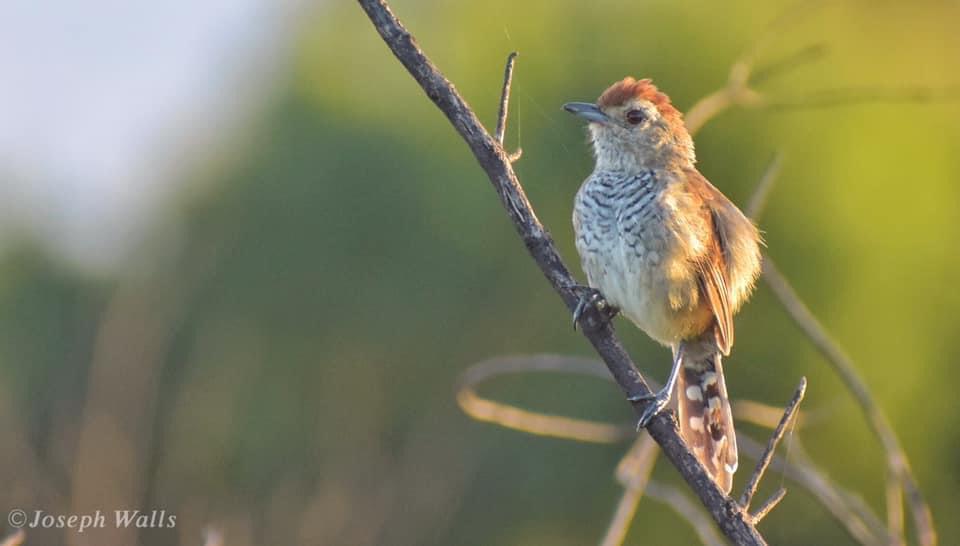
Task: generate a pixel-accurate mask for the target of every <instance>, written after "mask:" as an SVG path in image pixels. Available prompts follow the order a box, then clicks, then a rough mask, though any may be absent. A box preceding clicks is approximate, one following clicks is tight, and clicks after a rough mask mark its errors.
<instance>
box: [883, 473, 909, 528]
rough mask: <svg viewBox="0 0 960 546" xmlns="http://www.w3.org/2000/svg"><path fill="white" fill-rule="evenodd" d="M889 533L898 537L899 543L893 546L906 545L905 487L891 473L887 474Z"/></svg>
mask: <svg viewBox="0 0 960 546" xmlns="http://www.w3.org/2000/svg"><path fill="white" fill-rule="evenodd" d="M886 494H887V531H888V532H889V533H890V536H892V537H897V541H896V542H894V543H892V544H891V546H901V545H903V544H904V541H903V540H902V537H904V536H905V535H904V525H903V486H902V485H901V484H900V479H899V478H897V477H896V476H894V475H893V474H892V473H891V472H887V487H886Z"/></svg>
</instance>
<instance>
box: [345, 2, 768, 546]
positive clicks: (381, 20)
mask: <svg viewBox="0 0 960 546" xmlns="http://www.w3.org/2000/svg"><path fill="white" fill-rule="evenodd" d="M359 3H360V5H361V7H362V8H363V9H364V11H365V12H366V13H367V16H368V17H369V18H370V20H371V22H372V23H373V25H374V27H375V28H376V29H377V32H378V33H379V34H380V36H381V37H382V38H383V40H384V42H386V44H387V45H388V46H389V47H390V49H391V51H392V52H393V53H394V55H395V56H396V57H397V59H398V60H399V61H400V62H401V63H402V64H403V65H404V67H406V69H407V70H408V71H409V72H410V74H411V75H412V76H413V78H414V79H415V80H416V81H417V83H419V84H420V86H421V87H422V88H423V90H424V92H425V93H426V94H427V96H428V97H429V98H430V99H431V100H432V101H433V102H434V103H435V104H436V105H437V107H438V108H439V109H440V110H441V111H443V113H444V114H446V116H447V118H448V119H449V120H450V123H451V124H452V125H453V126H454V128H455V129H456V130H457V132H459V133H460V136H461V137H462V138H463V140H464V142H465V143H466V144H467V145H468V146H469V147H470V149H471V151H472V152H473V154H474V156H475V157H476V159H477V161H478V162H479V163H480V166H481V167H482V168H483V169H484V171H485V172H486V173H487V176H488V178H489V179H490V182H491V183H492V184H493V186H494V188H495V189H496V191H497V193H498V195H499V196H500V199H501V201H502V202H503V205H504V208H505V209H506V211H507V214H508V216H509V217H510V219H511V220H512V221H513V223H514V226H515V227H516V229H517V232H518V233H519V235H520V237H521V238H522V239H523V242H524V243H525V244H526V247H527V250H528V251H529V252H530V254H531V256H532V257H533V259H534V260H535V261H536V262H537V265H539V266H540V269H541V271H542V272H543V274H544V276H546V277H547V280H548V281H549V282H550V284H551V285H552V286H553V288H554V289H555V290H556V291H557V293H558V294H559V295H560V296H561V297H562V298H563V300H564V303H566V305H567V308H568V309H569V310H570V311H571V312H572V311H573V309H574V308H575V306H576V304H577V301H578V296H577V293H576V291H575V287H576V286H577V284H576V282H575V281H574V279H573V277H572V276H571V275H570V271H569V269H568V268H567V267H566V265H565V264H564V263H563V260H561V258H560V255H559V254H558V253H557V250H556V247H555V246H554V244H553V241H552V240H551V237H550V235H549V234H548V233H547V231H546V230H545V229H544V227H543V225H542V224H541V223H540V221H539V220H538V219H537V217H536V214H535V213H534V212H533V208H532V207H531V205H530V202H529V200H528V199H527V197H526V194H525V193H524V191H523V188H522V187H521V186H520V182H519V181H518V180H517V177H516V174H515V173H514V171H513V167H512V166H511V164H510V159H509V157H507V154H506V153H505V152H504V151H503V149H502V147H501V146H500V145H499V144H498V143H497V141H496V140H495V139H494V138H493V137H492V136H491V135H490V134H489V133H488V132H487V131H486V130H485V129H484V128H483V125H482V124H481V123H480V121H479V120H478V119H477V116H476V114H474V112H473V111H472V110H471V109H470V107H469V106H467V104H466V102H465V101H464V100H463V98H462V97H461V96H460V95H459V93H457V91H456V90H455V89H454V88H453V86H452V85H451V84H450V82H449V81H447V79H446V78H445V77H444V76H443V74H441V73H440V71H439V70H438V69H437V68H436V66H435V65H434V64H433V63H432V62H431V61H430V60H429V59H428V58H427V57H426V55H424V53H423V52H422V51H421V50H420V48H419V47H418V45H417V43H416V41H415V40H414V39H413V36H411V35H410V33H409V32H408V31H407V30H406V29H405V28H404V27H403V26H402V25H401V24H400V22H399V21H398V20H397V18H396V17H395V16H394V15H393V13H392V12H391V11H390V9H389V8H388V7H387V4H386V2H385V1H384V0H359ZM582 325H583V326H584V328H583V329H582V331H583V334H584V335H585V336H586V337H587V338H588V339H589V340H590V343H591V344H592V345H593V347H594V348H595V349H596V350H597V352H598V353H599V354H600V356H601V357H602V358H603V360H604V362H605V363H606V364H607V368H608V369H609V370H610V373H611V374H612V375H613V376H614V378H615V379H616V381H617V384H618V385H620V388H621V389H622V390H623V391H624V394H625V395H626V396H627V397H629V398H632V399H635V400H640V399H641V397H642V396H643V395H647V394H650V393H651V391H650V388H649V386H648V385H647V383H646V382H645V381H644V380H643V376H642V375H641V374H640V372H639V371H638V370H637V367H636V365H634V363H633V361H632V360H631V359H630V357H629V355H627V353H626V351H625V350H624V348H623V346H622V345H621V344H620V342H619V341H618V340H617V338H616V337H615V336H614V332H613V328H612V327H611V326H610V325H609V324H605V323H604V322H603V321H602V320H600V317H599V316H598V314H597V312H596V310H594V309H590V310H589V311H588V313H587V315H586V316H585V320H584V321H583V322H582ZM633 407H634V411H636V412H637V414H638V415H640V414H641V413H642V411H643V409H645V407H646V404H645V403H643V402H639V401H638V402H636V403H634V406H633ZM647 430H648V432H649V433H650V435H651V436H653V438H654V439H655V440H656V441H657V443H658V444H660V447H661V448H662V449H663V452H664V454H665V455H666V457H667V458H668V459H669V460H670V462H671V463H672V464H673V465H674V466H675V467H676V468H677V469H678V470H679V471H680V474H681V475H682V476H683V477H684V479H685V480H686V481H687V483H688V484H689V485H690V487H691V488H692V489H693V490H694V491H695V492H696V493H697V495H698V496H699V498H700V501H701V502H703V504H704V506H706V507H707V508H708V510H709V511H710V514H711V515H712V516H713V518H714V520H715V521H716V522H717V524H718V525H719V526H720V528H721V530H722V531H723V533H724V534H725V535H726V536H727V537H728V538H729V539H730V540H731V541H732V542H733V543H735V544H751V545H758V544H766V542H765V541H764V539H763V537H762V536H761V535H760V533H759V532H758V531H757V529H756V528H755V527H754V526H753V525H752V524H751V523H750V522H749V521H748V517H747V515H746V514H745V513H744V512H743V511H742V510H741V509H740V507H739V506H738V505H737V503H736V502H735V501H733V499H730V498H729V497H727V496H726V495H724V494H723V492H722V491H721V490H720V489H719V488H718V487H717V485H716V483H714V481H713V479H712V478H710V476H709V475H708V474H707V473H706V470H705V469H704V468H703V466H702V465H701V464H700V462H699V461H698V460H697V458H696V456H695V455H694V454H693V453H692V452H691V451H690V449H689V448H688V447H687V445H686V444H685V443H684V441H683V439H682V438H681V437H680V431H679V428H678V427H677V423H676V420H675V419H674V417H673V415H672V414H671V413H670V412H664V413H661V414H660V415H658V416H656V417H655V418H654V419H653V420H652V422H651V423H650V425H649V426H648V427H647Z"/></svg>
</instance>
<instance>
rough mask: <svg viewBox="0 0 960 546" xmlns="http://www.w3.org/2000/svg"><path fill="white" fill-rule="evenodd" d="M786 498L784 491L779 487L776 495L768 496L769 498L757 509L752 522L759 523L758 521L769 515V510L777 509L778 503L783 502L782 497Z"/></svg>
mask: <svg viewBox="0 0 960 546" xmlns="http://www.w3.org/2000/svg"><path fill="white" fill-rule="evenodd" d="M786 496H787V490H786V489H784V488H783V487H781V488H780V489H777V491H776V493H774V494H773V495H770V498H769V499H767V500H766V501H764V503H763V504H761V505H760V508H758V509H757V511H756V512H755V513H754V514H753V521H755V522H757V523H760V521H761V520H763V518H765V517H767V514H769V513H770V511H771V510H773V509H774V508H776V507H777V505H778V504H780V501H782V500H783V497H786Z"/></svg>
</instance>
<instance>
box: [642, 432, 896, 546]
mask: <svg viewBox="0 0 960 546" xmlns="http://www.w3.org/2000/svg"><path fill="white" fill-rule="evenodd" d="M737 447H738V448H739V449H740V451H741V452H742V453H744V454H746V455H748V456H750V457H752V458H756V459H758V460H759V458H760V457H761V456H762V454H763V452H764V451H765V447H764V446H761V445H760V443H759V442H757V441H756V440H754V439H752V438H750V437H749V436H746V435H743V434H741V435H738V437H737ZM798 451H799V450H798V449H796V444H795V445H794V449H793V450H792V451H791V461H790V462H789V463H787V462H786V461H785V460H784V459H783V458H782V457H778V456H775V457H774V458H773V462H772V463H771V468H773V469H774V470H777V471H778V472H783V473H784V474H785V475H786V477H787V478H789V479H790V480H792V481H794V482H796V483H798V484H799V485H800V486H801V487H803V488H804V489H805V490H806V491H808V492H809V493H810V494H811V495H813V496H814V498H816V499H817V501H818V502H819V503H820V505H822V506H823V507H824V509H826V511H827V512H828V513H829V514H830V515H831V516H833V518H834V519H835V520H836V521H837V523H839V524H840V525H842V526H843V528H844V529H845V530H846V531H847V533H849V534H850V536H851V537H852V538H853V539H854V540H856V541H857V542H858V543H860V544H863V545H865V546H881V545H888V544H890V540H888V539H887V537H886V536H884V537H882V538H881V537H880V536H878V535H877V534H876V533H877V532H880V531H882V530H883V529H884V525H883V522H882V521H880V519H879V518H877V516H875V515H874V514H873V513H872V512H871V511H870V509H869V508H868V507H867V506H866V505H865V504H863V503H862V502H858V500H859V499H857V497H854V496H853V495H851V494H850V493H849V492H847V491H845V490H843V489H842V488H840V487H839V486H837V485H836V484H835V483H833V482H832V481H831V480H830V479H829V478H828V477H827V476H826V475H824V474H823V472H821V471H820V470H819V469H818V468H817V467H816V466H815V465H814V464H813V463H812V462H810V461H809V459H807V458H806V457H804V456H801V455H800V454H799V453H798ZM648 494H649V492H648Z"/></svg>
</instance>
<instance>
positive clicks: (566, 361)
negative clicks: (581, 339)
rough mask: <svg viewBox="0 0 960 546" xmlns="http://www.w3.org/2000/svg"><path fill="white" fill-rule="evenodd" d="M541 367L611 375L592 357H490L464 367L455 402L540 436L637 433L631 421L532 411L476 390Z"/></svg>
mask: <svg viewBox="0 0 960 546" xmlns="http://www.w3.org/2000/svg"><path fill="white" fill-rule="evenodd" d="M543 371H552V372H561V373H573V374H580V375H588V376H592V377H600V378H603V379H609V378H610V374H609V373H607V372H606V370H604V369H603V367H602V365H600V363H599V362H597V360H595V359H587V358H578V357H570V356H562V355H551V354H541V355H530V356H507V357H500V358H493V359H490V360H485V361H483V362H479V363H477V364H474V365H473V366H470V367H469V368H467V370H466V371H464V373H463V375H461V376H460V380H459V381H458V387H457V403H458V404H459V405H460V408H461V409H462V410H463V411H464V413H466V414H467V415H469V416H471V417H473V418H474V419H476V420H478V421H484V422H488V423H494V424H497V425H500V426H503V427H506V428H510V429H514V430H519V431H522V432H528V433H530V434H537V435H539V436H550V437H554V438H565V439H570V440H577V441H580V442H589V443H599V444H609V443H616V442H622V441H624V440H627V439H629V438H633V437H635V436H636V435H637V432H636V429H634V427H633V425H629V424H623V425H614V424H611V423H602V422H596V421H588V420H586V419H574V418H569V417H561V416H557V415H548V414H544V413H538V412H532V411H528V410H525V409H523V408H518V407H516V406H511V405H509V404H504V403H502V402H496V401H494V400H489V399H486V398H482V397H480V396H479V395H478V394H477V387H479V385H480V384H481V383H483V382H485V381H488V380H490V379H492V378H494V377H497V376H500V375H506V374H517V373H526V372H543Z"/></svg>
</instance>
